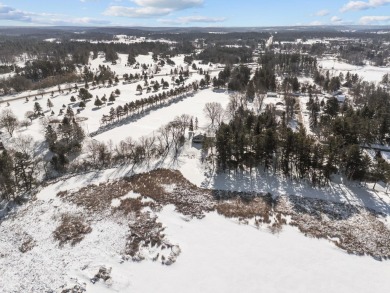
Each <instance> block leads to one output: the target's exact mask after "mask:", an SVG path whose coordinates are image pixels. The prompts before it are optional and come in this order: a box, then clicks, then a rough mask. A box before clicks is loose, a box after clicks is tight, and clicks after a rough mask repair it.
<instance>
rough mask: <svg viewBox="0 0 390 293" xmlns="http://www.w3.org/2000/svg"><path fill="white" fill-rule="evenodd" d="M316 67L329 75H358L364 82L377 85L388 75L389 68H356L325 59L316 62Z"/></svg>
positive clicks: (366, 66) (367, 66) (331, 59)
mask: <svg viewBox="0 0 390 293" xmlns="http://www.w3.org/2000/svg"><path fill="white" fill-rule="evenodd" d="M318 65H319V66H320V67H322V69H323V70H329V71H330V73H331V75H339V74H340V72H342V73H343V74H344V76H345V74H346V73H347V72H348V71H349V72H350V73H351V74H356V73H357V74H358V75H359V77H362V78H363V79H364V80H366V81H369V82H374V83H377V82H379V81H381V80H382V77H383V75H385V74H387V73H390V67H377V66H372V65H364V66H356V65H351V64H348V63H345V62H341V61H338V60H336V59H335V58H326V59H320V60H318Z"/></svg>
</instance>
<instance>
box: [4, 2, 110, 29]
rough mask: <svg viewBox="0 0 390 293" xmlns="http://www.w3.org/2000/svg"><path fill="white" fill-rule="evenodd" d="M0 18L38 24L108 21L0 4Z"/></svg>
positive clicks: (74, 23) (99, 22)
mask: <svg viewBox="0 0 390 293" xmlns="http://www.w3.org/2000/svg"><path fill="white" fill-rule="evenodd" d="M0 20H9V21H16V22H24V23H30V24H40V25H108V24H110V21H106V20H100V19H94V18H89V17H81V18H72V17H67V16H63V15H61V16H60V15H56V14H48V13H35V12H29V11H22V10H18V9H15V8H13V7H10V6H7V5H3V4H0Z"/></svg>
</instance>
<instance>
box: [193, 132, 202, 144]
mask: <svg viewBox="0 0 390 293" xmlns="http://www.w3.org/2000/svg"><path fill="white" fill-rule="evenodd" d="M204 139H205V136H204V135H203V134H198V135H195V136H194V137H193V138H192V143H203V141H204Z"/></svg>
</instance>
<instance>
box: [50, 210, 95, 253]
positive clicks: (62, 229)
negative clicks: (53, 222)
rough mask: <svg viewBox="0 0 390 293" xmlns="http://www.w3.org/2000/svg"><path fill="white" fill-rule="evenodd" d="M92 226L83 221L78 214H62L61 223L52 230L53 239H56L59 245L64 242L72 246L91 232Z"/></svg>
mask: <svg viewBox="0 0 390 293" xmlns="http://www.w3.org/2000/svg"><path fill="white" fill-rule="evenodd" d="M91 231H92V228H91V227H90V226H89V225H88V224H87V223H85V222H84V220H83V219H82V218H81V217H80V216H75V215H70V214H63V215H62V216H61V223H60V225H59V226H58V227H57V229H56V230H54V232H53V236H54V239H56V240H58V242H59V245H60V247H61V246H63V245H64V244H66V243H70V244H71V245H72V246H74V245H76V244H77V243H79V242H80V241H81V240H83V239H84V237H85V235H86V234H88V233H91Z"/></svg>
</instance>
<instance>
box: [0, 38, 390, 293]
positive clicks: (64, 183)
mask: <svg viewBox="0 0 390 293" xmlns="http://www.w3.org/2000/svg"><path fill="white" fill-rule="evenodd" d="M119 39H120V38H119ZM119 58H120V59H119V61H118V63H117V64H116V65H111V64H109V66H110V67H111V68H112V70H113V71H115V72H116V74H118V75H119V76H120V77H121V76H122V75H123V74H124V73H139V70H136V69H133V68H130V67H128V66H125V63H126V62H127V56H126V55H125V54H120V55H119ZM103 60H104V58H97V59H95V60H91V65H90V66H91V68H92V69H93V70H97V69H98V67H99V65H103V64H104V65H107V63H104V62H103ZM173 61H174V62H175V63H176V65H175V66H173V67H172V66H168V65H166V66H164V68H162V71H161V75H160V76H156V77H155V78H154V80H158V81H159V82H160V80H161V78H164V79H166V80H168V81H169V82H170V76H168V75H167V74H169V72H170V70H171V69H173V68H175V67H176V66H178V67H180V66H184V56H178V57H175V58H173ZM137 62H139V63H141V64H142V63H145V64H153V63H154V62H153V59H152V56H151V55H150V54H149V55H143V56H138V57H137ZM320 64H321V65H322V67H323V69H326V68H329V69H332V68H333V69H334V70H335V71H343V72H345V73H346V72H347V71H351V73H355V72H356V73H358V74H359V76H362V77H365V78H367V80H370V79H371V80H373V81H379V80H380V79H381V77H382V75H383V74H385V73H386V72H390V69H383V68H380V69H378V68H372V67H370V66H367V67H364V68H358V67H353V66H351V65H347V64H343V63H338V62H334V61H332V60H322V61H321V63H320ZM204 68H205V69H206V68H208V65H204ZM191 72H192V75H191V76H190V78H189V80H188V81H187V82H186V83H189V82H192V81H196V80H200V78H201V77H202V76H200V75H199V74H197V73H195V71H191ZM217 73H218V72H213V73H212V77H213V76H215V75H216V74H217ZM306 81H308V82H310V80H306ZM137 84H142V86H143V82H142V83H140V82H137V83H133V84H122V83H121V82H120V83H119V84H118V85H115V86H112V87H102V88H95V89H91V88H90V92H91V93H92V95H93V97H94V98H95V96H98V97H99V98H101V97H102V96H103V95H104V94H105V95H106V96H107V97H109V95H110V94H111V92H112V91H114V90H115V89H119V90H120V91H121V94H120V96H119V97H117V99H116V101H115V103H114V104H113V105H107V106H103V107H101V108H100V109H98V108H96V107H95V106H94V105H93V100H94V98H93V99H92V101H91V102H89V103H87V107H86V108H85V109H84V110H82V111H81V113H80V114H79V116H81V117H86V118H88V119H87V120H86V121H84V122H83V123H82V126H83V127H84V129H85V131H86V132H87V133H92V132H95V131H97V130H98V129H99V127H100V119H101V117H102V114H108V111H109V109H110V107H116V106H118V105H124V104H125V103H128V102H131V101H135V100H137V99H140V98H145V97H147V96H148V95H149V94H146V93H144V94H143V95H142V96H140V95H137V94H136V86H137ZM160 92H161V90H160ZM152 94H153V93H150V95H152ZM72 95H74V96H75V97H77V92H75V91H74V90H72V92H71V93H67V91H65V93H64V94H58V93H56V94H55V95H54V97H53V98H52V97H50V95H44V97H43V98H41V97H40V96H38V100H37V102H39V103H40V104H41V106H42V107H43V108H44V109H45V111H46V115H47V116H49V115H50V113H49V112H50V111H49V109H47V107H46V103H47V99H48V98H50V99H51V101H52V102H53V105H54V106H53V107H52V110H53V111H54V112H55V115H54V117H57V118H59V119H61V118H62V117H61V116H58V113H59V110H60V109H61V108H63V107H62V105H65V106H66V107H67V106H68V105H69V104H70V106H71V107H74V110H76V109H77V108H78V107H77V102H76V103H75V104H71V103H70V97H71V96H72ZM307 100H308V98H307V97H302V99H301V100H300V103H301V104H300V106H301V110H303V119H304V121H303V123H304V124H305V125H306V126H307V124H308V121H307V119H308V116H307V113H305V110H306V102H307ZM228 101H229V94H228V93H227V92H224V91H213V90H212V89H211V88H208V89H205V90H200V91H198V92H197V93H194V94H190V95H189V96H188V97H185V98H182V99H179V100H178V101H176V102H174V103H172V104H168V105H166V106H162V107H158V108H156V109H154V110H151V111H149V112H146V113H144V114H143V115H141V116H140V117H139V118H137V119H132V120H129V121H127V122H126V123H122V124H118V125H117V126H116V127H113V128H112V129H107V130H106V131H104V132H102V133H100V134H98V135H96V136H94V138H93V139H96V140H98V141H109V140H111V141H112V142H113V143H114V144H116V143H118V142H120V141H121V140H123V139H125V138H127V137H132V138H134V139H137V138H139V137H141V136H148V135H151V134H153V132H156V131H158V129H159V128H160V127H161V126H162V125H164V124H167V123H168V122H170V121H172V120H173V119H174V118H175V116H178V115H181V114H189V115H191V116H193V117H197V118H198V120H199V126H200V131H203V130H204V129H205V127H206V126H207V123H208V121H207V119H206V118H205V116H204V114H203V108H204V105H205V104H206V103H208V102H219V103H221V105H222V106H223V107H224V108H226V106H227V104H228ZM34 102H35V101H33V99H32V98H31V99H30V101H28V102H26V101H25V100H24V99H22V100H16V101H11V102H10V105H9V106H7V105H6V104H5V103H3V104H1V105H0V110H2V109H4V108H10V109H12V110H13V111H14V113H15V114H16V115H17V116H18V118H19V119H23V118H24V114H25V112H26V111H31V110H33V104H34ZM276 102H283V101H282V99H280V98H277V99H266V100H265V101H264V104H271V103H273V104H275V103H276ZM22 134H28V135H32V136H33V137H34V139H35V140H37V141H38V142H42V141H43V140H44V131H43V127H42V126H41V123H40V119H36V120H34V121H33V124H32V125H31V126H29V127H28V128H27V129H20V130H18V131H17V133H16V135H22ZM2 138H3V140H4V142H5V144H7V143H10V140H9V138H8V137H7V136H6V135H3V136H2ZM201 153H202V151H201V150H200V147H199V146H194V145H192V144H191V143H190V142H186V143H185V146H184V148H183V150H182V152H181V153H180V156H179V157H178V158H176V159H175V160H173V159H172V158H167V159H166V160H164V161H163V162H159V164H158V167H165V168H172V169H176V170H179V171H180V172H181V173H182V174H183V175H184V177H185V178H186V179H188V180H189V181H190V182H192V183H193V184H195V185H196V186H199V187H203V188H209V189H222V190H236V191H248V192H253V191H255V192H262V193H267V192H270V193H272V194H273V195H274V196H278V195H296V196H299V197H310V198H317V199H323V200H329V201H334V202H341V203H348V204H353V205H357V206H363V207H367V208H371V209H373V210H376V211H378V212H382V213H384V215H385V216H384V217H383V219H381V220H383V221H384V222H385V224H386V225H387V226H388V227H389V228H390V226H389V221H390V217H389V215H390V197H389V195H388V194H387V193H385V187H384V186H381V185H380V184H377V187H376V189H375V190H372V185H368V186H360V185H358V184H356V183H353V182H347V181H346V180H344V179H343V178H339V177H334V178H333V181H332V182H331V184H330V185H329V186H328V187H326V188H314V187H310V184H309V183H306V182H296V181H291V180H287V179H285V178H282V177H279V176H278V175H275V174H270V173H264V172H261V171H254V172H253V173H252V174H248V173H245V172H242V173H240V174H238V175H237V174H236V175H235V176H233V174H228V173H221V174H217V173H216V172H215V170H213V169H212V168H211V166H210V165H207V164H202V162H201V157H202V154H201ZM156 166H157V164H156ZM153 168H155V165H153V164H150V165H148V166H141V167H136V168H135V169H134V168H133V166H123V167H118V168H115V169H108V170H103V171H98V172H91V173H87V174H82V175H77V176H74V177H69V178H67V179H61V180H60V181H58V182H55V183H52V184H50V185H48V186H46V187H44V188H42V189H41V190H40V192H39V193H38V194H37V196H36V200H31V201H30V202H28V203H26V204H25V205H22V206H21V207H19V208H18V210H17V212H16V213H14V214H11V215H10V217H9V218H8V219H6V220H5V221H3V222H0V235H6V236H4V237H3V236H2V237H0V291H1V292H4V293H11V292H12V293H14V292H15V293H16V292H61V293H62V289H65V288H70V287H71V286H73V285H74V284H80V285H81V287H85V288H86V290H87V292H88V293H90V292H96V293H102V292H123V293H126V292H206V293H207V292H320V293H321V292H351V293H352V292H353V293H358V292H362V293H363V292H371V291H373V292H386V291H388V290H390V278H389V272H390V261H388V260H387V261H386V260H384V261H378V260H375V259H374V258H372V257H369V256H356V255H350V254H348V253H346V252H345V251H343V250H341V249H340V248H337V247H336V246H335V245H334V244H332V243H331V242H330V241H328V240H324V239H322V240H319V239H314V238H309V237H305V236H304V235H303V234H302V233H301V232H299V231H298V229H297V228H294V227H291V226H285V227H283V230H282V232H280V233H271V231H270V230H269V229H266V228H265V227H260V228H257V227H255V226H254V225H250V224H249V225H242V224H240V223H239V222H238V221H237V220H234V219H228V218H224V217H223V216H221V215H218V214H217V213H216V212H211V213H207V214H206V216H205V218H203V219H195V218H194V219H190V218H189V217H188V216H184V215H183V214H180V213H179V212H177V211H175V210H174V207H173V206H172V205H166V206H164V208H163V209H162V210H160V211H156V212H152V211H149V212H150V213H151V214H154V215H156V216H157V218H158V221H159V222H161V223H162V224H163V226H164V227H165V228H166V229H165V231H164V234H165V235H166V237H167V239H169V241H170V242H171V243H174V244H178V245H179V246H180V249H181V253H180V255H179V257H178V258H177V260H176V262H175V263H174V264H172V265H171V266H163V265H161V263H160V262H153V261H152V260H151V259H150V257H148V256H146V260H145V261H143V262H140V263H138V262H132V261H124V260H123V259H122V255H123V249H124V247H125V245H126V242H127V238H126V237H127V235H128V232H129V227H128V223H127V222H126V221H125V220H123V219H121V218H120V217H118V218H117V217H115V216H104V217H103V216H100V215H96V216H95V217H93V218H91V219H89V220H90V222H91V223H90V224H91V228H92V232H91V233H89V234H86V235H85V238H84V239H83V240H82V241H81V242H80V243H78V244H76V245H75V246H73V247H72V246H70V245H69V244H65V245H64V246H63V247H59V245H58V242H57V241H56V240H55V239H54V237H53V234H52V233H53V231H54V230H55V229H56V227H58V225H59V222H60V218H61V215H62V214H64V213H71V214H76V215H81V216H85V214H84V210H83V209H82V208H80V207H79V206H76V205H74V204H72V203H69V202H66V201H64V200H62V199H60V198H59V197H58V196H57V193H58V192H59V191H66V190H78V189H80V188H82V187H85V186H87V185H89V184H99V183H104V182H106V181H107V180H111V181H112V180H115V179H119V178H122V177H123V176H127V175H129V174H134V173H139V172H143V171H148V170H150V169H153ZM134 196H136V195H134V193H132V195H131V196H129V197H127V198H132V197H134ZM123 199H125V198H123ZM117 206H118V200H117V201H115V202H113V203H112V208H115V207H117ZM107 213H110V211H107ZM386 217H387V218H386ZM29 237H32V238H33V244H34V246H33V247H32V249H31V250H28V251H27V252H24V253H23V252H21V251H20V250H19V247H20V245H21V243H24V242H25V241H26V240H28V239H29ZM102 266H105V267H107V268H111V269H112V271H111V281H110V282H109V283H106V284H105V283H103V282H102V281H99V282H97V283H96V284H93V283H92V282H91V281H90V280H91V278H93V277H94V275H95V274H96V273H97V272H98V270H99V268H100V267H102ZM64 285H65V287H63V288H61V286H64Z"/></svg>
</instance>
